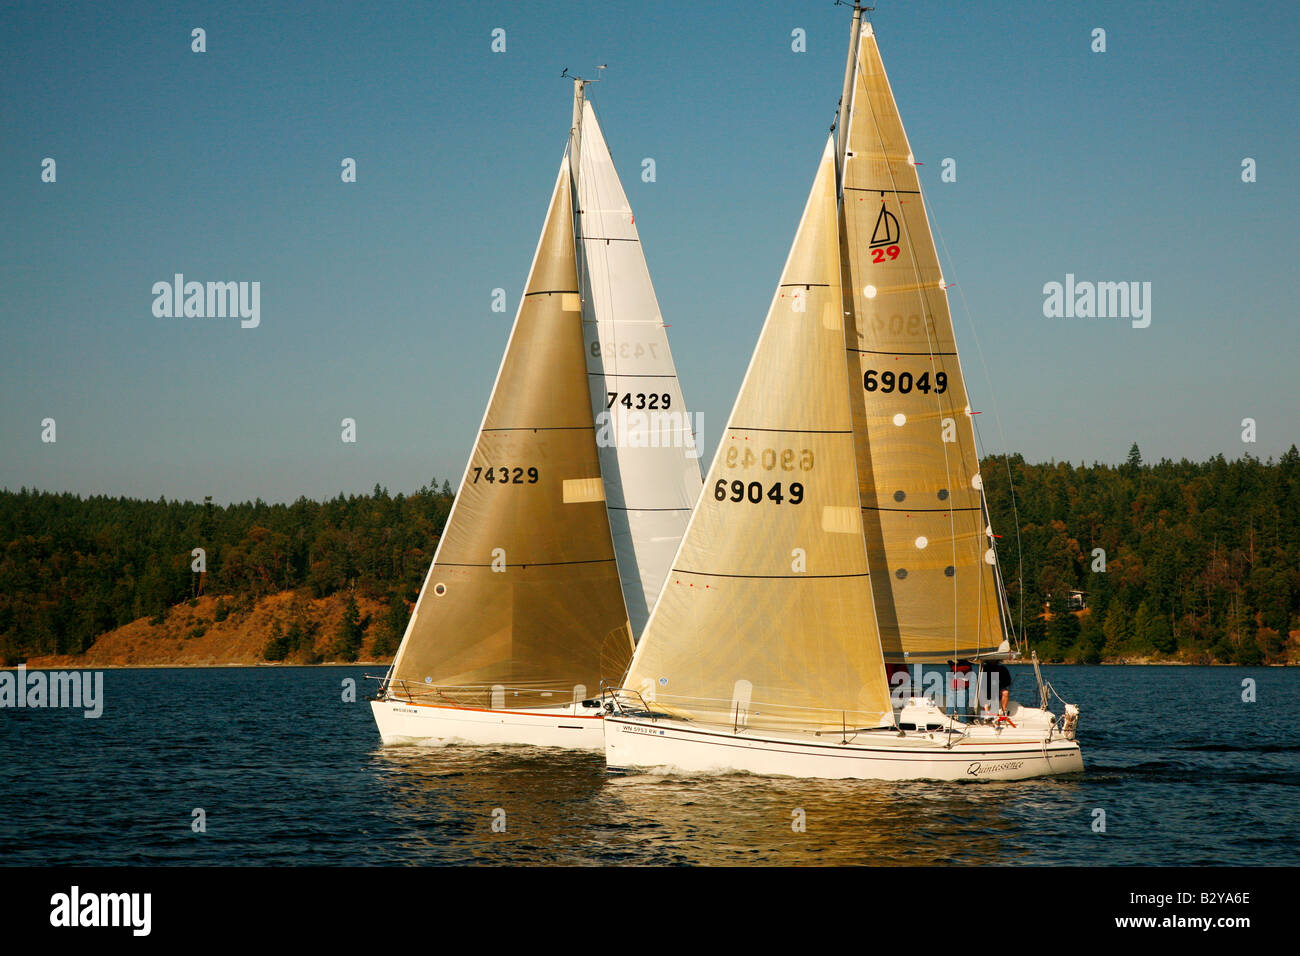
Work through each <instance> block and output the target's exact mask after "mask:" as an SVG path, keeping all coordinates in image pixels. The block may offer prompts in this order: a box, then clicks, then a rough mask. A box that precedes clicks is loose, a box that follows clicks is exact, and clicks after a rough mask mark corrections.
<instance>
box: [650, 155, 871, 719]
mask: <svg viewBox="0 0 1300 956" xmlns="http://www.w3.org/2000/svg"><path fill="white" fill-rule="evenodd" d="M845 347H846V339H845V328H844V322H843V316H842V300H841V290H840V250H839V232H838V229H837V219H836V189H835V154H834V150H833V146H832V143H828V144H827V147H826V151H825V153H824V154H823V156H822V160H821V164H820V166H819V168H818V172H817V177H816V180H815V182H814V184H813V188H812V193H811V195H810V196H809V198H808V203H807V206H806V208H805V209H804V213H803V217H802V219H801V220H800V223H799V229H798V232H797V233H796V236H795V240H794V244H793V247H792V248H791V250H790V255H789V258H788V259H787V261H786V265H785V269H784V271H783V273H782V276H781V283H780V285H779V287H778V288H777V291H776V295H775V297H774V298H773V301H772V305H771V308H770V309H769V311H768V315H767V320H766V322H765V323H764V326H763V331H762V334H761V336H760V338H759V342H758V346H757V348H756V349H755V352H754V355H753V358H752V359H751V361H750V365H749V370H748V372H747V373H746V375H745V380H744V383H743V384H742V386H741V390H740V395H739V396H738V397H737V399H736V404H735V407H734V409H733V410H732V413H731V416H730V418H729V419H728V421H727V427H726V430H725V431H724V432H723V434H722V441H721V444H720V445H719V447H718V452H717V454H716V456H715V457H714V460H713V464H712V467H711V468H710V469H709V473H708V477H707V479H706V480H705V483H704V492H703V494H702V495H701V496H700V500H699V503H698V504H697V505H696V507H695V511H694V512H693V514H692V516H691V521H690V524H689V526H688V528H687V530H686V534H685V537H684V538H683V540H682V545H681V548H680V550H679V552H678V555H677V558H676V560H675V561H674V562H673V568H672V570H671V572H670V573H669V576H668V581H667V583H666V584H665V585H664V589H663V591H662V593H661V594H660V597H659V601H658V604H657V605H656V606H655V609H654V611H653V613H652V614H651V617H650V621H649V624H648V625H647V626H646V631H645V634H644V636H643V637H642V640H641V642H640V644H639V645H638V648H637V652H636V655H635V656H634V658H633V661H632V665H631V668H630V670H629V674H628V677H627V679H626V681H625V683H626V686H627V687H628V688H629V689H632V690H635V691H638V692H639V693H641V694H642V696H643V697H645V698H647V699H653V700H654V701H655V706H656V707H658V708H660V709H664V710H668V711H670V712H678V713H681V714H684V715H686V716H691V717H694V718H696V719H700V720H712V721H715V722H718V721H722V722H727V723H731V722H733V721H735V722H740V723H744V724H748V725H749V726H761V725H774V726H782V727H789V726H793V727H799V728H804V729H811V730H820V729H831V728H835V729H839V728H842V727H845V726H847V727H870V726H878V725H880V724H882V723H888V722H889V720H890V719H891V708H890V702H889V691H888V687H887V685H886V682H885V670H884V666H883V664H882V662H881V656H880V641H879V637H878V635H877V633H876V625H875V617H874V614H873V612H872V598H871V586H870V581H869V576H868V566H867V553H866V547H865V543H864V538H863V534H862V523H861V517H860V516H861V510H860V502H859V492H858V476H857V469H856V466H855V442H854V436H853V419H852V413H851V403H850V395H851V393H852V392H853V390H854V389H856V388H857V387H858V383H856V382H855V381H854V380H852V379H850V377H849V376H848V375H847V374H846V365H845V360H844V355H845Z"/></svg>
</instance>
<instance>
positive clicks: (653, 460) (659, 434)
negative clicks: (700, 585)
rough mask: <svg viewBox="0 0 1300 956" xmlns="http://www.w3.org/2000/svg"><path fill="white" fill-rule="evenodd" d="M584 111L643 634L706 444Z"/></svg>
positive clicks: (613, 407)
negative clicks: (700, 446)
mask: <svg viewBox="0 0 1300 956" xmlns="http://www.w3.org/2000/svg"><path fill="white" fill-rule="evenodd" d="M578 96H579V97H580V98H581V85H580V84H579V86H578ZM579 109H580V111H581V113H580V115H581V127H580V129H581V135H580V137H578V140H579V147H578V149H579V152H580V154H581V156H580V160H579V163H578V168H577V170H576V172H577V199H578V217H577V219H578V234H579V235H578V238H579V244H580V250H581V257H580V261H579V267H580V271H581V274H582V275H581V281H582V293H583V329H584V343H585V346H586V356H587V373H588V378H589V381H590V384H591V397H592V406H593V412H594V415H595V419H596V431H597V444H598V445H599V446H600V468H601V474H602V475H603V477H604V479H605V490H606V505H607V507H608V509H609V523H610V528H611V530H612V532H613V535H614V548H615V552H616V554H617V557H618V569H619V576H620V578H621V580H622V584H623V597H624V600H625V601H626V603H627V612H628V620H629V622H630V625H631V628H632V633H633V635H634V636H636V637H639V636H640V634H641V629H642V628H643V627H644V626H645V622H646V619H647V617H648V616H649V613H650V608H651V607H652V606H653V605H654V601H655V599H656V598H657V597H658V595H659V591H660V589H661V587H662V586H663V582H664V578H665V577H666V576H667V574H668V568H669V566H670V565H671V564H672V560H673V555H674V554H675V553H676V551H677V546H678V544H679V543H680V541H681V537H682V533H683V532H684V531H685V530H686V523H687V521H688V520H689V519H690V514H691V508H692V507H694V505H695V502H696V499H698V498H699V493H700V486H701V479H700V463H699V451H698V450H697V448H696V446H695V435H694V431H693V429H692V423H691V418H690V415H689V414H688V412H687V409H686V403H685V401H684V400H683V398H682V389H681V385H680V384H679V383H678V381H677V370H676V369H675V368H674V366H673V357H672V353H671V352H670V351H669V349H668V335H667V332H666V331H665V328H666V327H665V325H664V320H663V316H662V315H661V314H660V312H659V303H658V301H657V300H656V299H655V291H654V286H653V285H652V284H651V282H650V271H649V269H648V268H647V267H646V261H645V256H644V255H643V254H642V251H641V240H640V236H639V235H638V234H637V228H636V222H635V217H634V216H633V214H632V207H631V206H630V205H629V204H628V201H627V196H626V194H624V192H623V186H622V184H621V183H620V182H619V178H618V173H617V172H616V171H615V169H614V161H613V159H612V158H611V157H610V154H609V149H608V148H607V147H606V145H605V137H604V136H603V135H602V133H601V130H600V124H599V123H598V122H597V121H596V114H595V112H594V111H593V110H592V108H591V104H590V103H588V102H586V101H585V99H582V100H581V103H580V107H579Z"/></svg>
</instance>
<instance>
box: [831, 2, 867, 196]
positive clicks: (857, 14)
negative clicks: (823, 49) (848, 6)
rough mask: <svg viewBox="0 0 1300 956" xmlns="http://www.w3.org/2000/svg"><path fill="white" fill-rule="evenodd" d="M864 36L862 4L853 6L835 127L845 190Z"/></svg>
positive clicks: (838, 177)
mask: <svg viewBox="0 0 1300 956" xmlns="http://www.w3.org/2000/svg"><path fill="white" fill-rule="evenodd" d="M861 35H862V4H860V3H858V2H856V0H855V2H854V4H853V27H852V29H851V30H850V31H849V57H848V60H847V61H846V62H845V64H844V89H843V92H842V93H840V115H839V120H838V122H837V123H836V126H835V186H836V189H837V190H838V191H840V192H843V188H844V147H845V144H846V143H847V142H848V133H849V112H850V106H851V105H852V100H853V72H854V71H853V67H854V65H855V64H856V63H857V59H858V38H859V37H860V36H861Z"/></svg>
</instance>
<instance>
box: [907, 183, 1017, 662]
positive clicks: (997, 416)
mask: <svg viewBox="0 0 1300 956" xmlns="http://www.w3.org/2000/svg"><path fill="white" fill-rule="evenodd" d="M921 203H922V205H925V197H924V196H922V197H921ZM935 232H936V233H938V235H939V242H940V244H941V245H942V246H943V254H944V256H945V257H946V258H947V259H948V261H949V262H950V263H951V262H952V254H951V253H949V252H948V243H947V241H946V240H945V239H944V237H943V230H942V229H940V228H939V226H938V224H937V223H936V224H935ZM954 274H955V273H954ZM954 285H957V295H958V296H959V297H960V298H961V306H962V310H963V311H964V312H965V313H966V324H967V325H968V326H970V330H971V337H972V338H973V339H975V350H976V352H978V353H979V357H980V365H981V367H982V368H983V369H984V380H985V382H986V383H987V384H988V388H989V398H990V399H991V400H992V402H993V420H994V421H996V422H997V424H998V438H999V440H1000V441H1001V443H1002V460H1003V464H1004V465H1005V466H1006V469H1007V484H1008V487H1009V489H1010V492H1011V514H1012V518H1013V520H1014V521H1015V525H1016V574H1017V578H1018V583H1019V585H1020V608H1019V610H1020V627H1019V635H1018V637H1019V639H1020V640H1023V639H1024V633H1025V553H1024V548H1023V547H1022V546H1021V543H1020V509H1019V507H1018V506H1017V504H1016V486H1015V480H1014V479H1013V478H1012V477H1011V450H1010V448H1008V447H1007V436H1006V432H1005V431H1003V428H1002V415H1001V413H1000V412H999V410H998V398H997V394H996V393H995V392H994V390H993V379H992V377H991V376H990V375H989V366H988V362H987V361H985V359H984V346H983V344H982V343H981V342H980V337H979V333H978V332H977V331H976V329H975V320H974V316H973V314H972V312H971V309H970V303H969V302H968V301H967V300H966V289H965V288H964V287H963V286H962V285H960V284H957V283H954ZM980 494H981V496H982V495H983V491H981V492H980ZM1017 643H1019V640H1018V641H1017Z"/></svg>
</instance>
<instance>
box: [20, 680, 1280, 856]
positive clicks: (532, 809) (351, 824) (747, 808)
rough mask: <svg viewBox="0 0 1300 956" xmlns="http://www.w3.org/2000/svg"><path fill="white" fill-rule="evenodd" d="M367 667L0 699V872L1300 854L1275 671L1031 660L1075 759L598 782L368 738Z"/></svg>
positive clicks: (524, 754) (510, 759) (583, 760)
mask: <svg viewBox="0 0 1300 956" xmlns="http://www.w3.org/2000/svg"><path fill="white" fill-rule="evenodd" d="M366 670H367V668H361V667H358V668H339V667H318V668H310V667H277V668H238V669H206V670H205V669H194V670H184V669H175V670H171V669H167V670H121V671H107V672H105V674H104V688H105V697H106V703H105V708H104V714H103V716H102V717H101V718H99V719H97V720H87V719H85V718H83V717H82V716H81V712H80V711H67V710H49V709H47V710H31V709H25V710H16V709H0V861H3V863H5V864H9V865H12V864H81V865H96V864H106V865H121V864H237V865H244V864H274V865H284V864H438V863H491V864H521V863H531V864H549V863H562V864H599V863H615V862H618V863H638V864H680V863H689V864H861V863H865V864H874V865H889V864H935V863H968V864H982V863H1052V864H1067V865H1087V866H1096V865H1113V864H1209V865H1254V864H1287V865H1293V864H1294V863H1295V862H1296V853H1297V849H1296V848H1297V847H1298V846H1300V810H1298V809H1297V805H1298V804H1300V735H1297V733H1296V730H1295V717H1294V711H1293V709H1292V707H1291V706H1290V705H1291V704H1293V703H1294V701H1295V700H1296V699H1297V697H1298V696H1300V695H1298V693H1297V692H1300V670H1297V669H1294V668H1291V669H1278V668H1253V669H1243V668H1227V667H1127V668H1126V667H1050V668H1044V671H1045V676H1047V677H1048V679H1049V680H1051V681H1053V682H1054V683H1055V685H1056V687H1057V689H1058V690H1059V691H1060V693H1061V695H1062V696H1063V697H1064V698H1065V699H1066V700H1071V701H1074V702H1077V703H1079V704H1080V705H1081V707H1082V709H1083V715H1082V719H1081V728H1080V742H1081V744H1082V747H1083V753H1084V760H1085V764H1086V766H1087V770H1086V771H1085V773H1084V774H1082V775H1080V776H1076V777H1071V778H1055V779H1042V780H1033V781H1027V782H1021V783H982V784H981V783H953V784H935V783H908V784H898V783H892V784H891V783H875V782H861V781H858V782H843V781H809V780H791V779H775V778H762V777H753V776H747V775H730V776H716V777H662V776H627V777H618V776H610V775H608V774H606V772H605V770H604V763H603V759H602V757H601V755H599V754H589V753H571V752H567V751H555V750H536V749H531V748H501V749H495V750H486V749H479V748H469V747H450V748H443V749H438V750H420V749H417V748H410V747H397V748H381V747H380V746H379V738H378V735H377V734H376V732H375V728H374V723H373V721H372V719H371V716H370V708H369V705H368V704H367V703H366V702H365V699H364V698H365V694H366V693H368V692H369V688H370V687H372V686H373V683H372V682H369V681H365V680H362V679H361V678H362V675H363V674H364V673H365V672H366ZM370 670H373V668H370ZM1013 673H1014V675H1015V679H1016V690H1017V692H1023V691H1027V690H1028V688H1029V685H1030V684H1031V682H1032V677H1031V675H1030V673H1029V672H1028V670H1026V669H1024V668H1013ZM345 678H354V679H356V681H357V685H358V691H359V693H358V695H357V696H358V700H357V702H355V703H345V702H343V700H342V696H343V695H342V683H343V681H344V679H345ZM1245 678H1251V679H1253V680H1254V681H1255V682H1256V683H1257V692H1256V693H1257V697H1258V700H1257V702H1255V703H1245V702H1243V701H1242V699H1241V694H1242V681H1243V679H1245ZM1016 696H1017V697H1021V696H1025V695H1024V694H1022V693H1017V695H1016ZM196 808H202V810H203V811H204V814H205V816H206V832H202V833H196V832H194V831H193V829H192V821H193V820H194V819H195V818H194V814H193V811H194V810H195V809H196ZM797 810H802V811H803V814H804V817H805V819H806V831H805V832H796V831H795V830H794V829H792V826H791V824H792V821H793V820H794V819H795V813H796V811H797ZM1096 810H1102V811H1104V812H1105V831H1104V832H1096V831H1095V829H1094V827H1095V822H1096V821H1097V820H1098V819H1099V817H1098V816H1097V815H1096V813H1095V811H1096ZM494 811H503V813H504V825H505V830H504V832H494V831H493V821H494V819H496V820H498V821H499V820H501V819H502V814H501V813H499V812H498V813H495V814H494Z"/></svg>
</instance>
